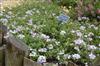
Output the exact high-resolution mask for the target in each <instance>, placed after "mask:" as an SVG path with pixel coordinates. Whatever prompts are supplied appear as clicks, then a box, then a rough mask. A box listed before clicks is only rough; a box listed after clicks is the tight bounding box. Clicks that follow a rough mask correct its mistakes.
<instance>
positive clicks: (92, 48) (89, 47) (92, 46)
mask: <svg viewBox="0 0 100 66" xmlns="http://www.w3.org/2000/svg"><path fill="white" fill-rule="evenodd" d="M96 49H97V47H96V46H95V45H88V50H96Z"/></svg>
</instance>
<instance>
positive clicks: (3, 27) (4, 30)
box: [0, 23, 7, 66]
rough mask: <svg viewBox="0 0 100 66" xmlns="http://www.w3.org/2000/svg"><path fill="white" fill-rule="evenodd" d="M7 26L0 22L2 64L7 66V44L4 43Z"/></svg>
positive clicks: (0, 57)
mask: <svg viewBox="0 0 100 66" xmlns="http://www.w3.org/2000/svg"><path fill="white" fill-rule="evenodd" d="M6 31H7V28H6V27H5V26H3V25H2V24H1V23H0V66H5V45H4V44H3V36H4V35H5V33H6Z"/></svg>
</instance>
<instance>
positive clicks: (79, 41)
mask: <svg viewBox="0 0 100 66" xmlns="http://www.w3.org/2000/svg"><path fill="white" fill-rule="evenodd" d="M74 43H75V44H76V45H81V44H83V43H84V41H83V40H82V39H81V38H78V39H77V40H74Z"/></svg>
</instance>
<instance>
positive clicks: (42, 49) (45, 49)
mask: <svg viewBox="0 0 100 66" xmlns="http://www.w3.org/2000/svg"><path fill="white" fill-rule="evenodd" d="M38 51H39V52H47V48H40V49H38Z"/></svg>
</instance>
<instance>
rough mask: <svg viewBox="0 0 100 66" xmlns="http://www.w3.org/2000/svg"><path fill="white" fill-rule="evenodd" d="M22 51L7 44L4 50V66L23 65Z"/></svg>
mask: <svg viewBox="0 0 100 66" xmlns="http://www.w3.org/2000/svg"><path fill="white" fill-rule="evenodd" d="M23 59H24V52H23V51H21V50H19V49H17V48H16V47H14V46H12V45H11V44H7V46H6V51H5V64H6V65H5V66H23Z"/></svg>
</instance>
